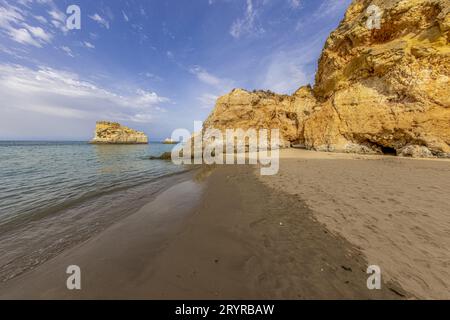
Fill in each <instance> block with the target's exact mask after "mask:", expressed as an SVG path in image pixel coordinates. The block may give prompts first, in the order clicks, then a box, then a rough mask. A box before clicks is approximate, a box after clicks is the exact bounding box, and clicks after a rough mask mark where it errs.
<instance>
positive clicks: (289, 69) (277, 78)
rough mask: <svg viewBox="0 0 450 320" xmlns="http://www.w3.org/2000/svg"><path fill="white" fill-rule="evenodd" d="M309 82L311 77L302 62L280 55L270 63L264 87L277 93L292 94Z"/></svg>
mask: <svg viewBox="0 0 450 320" xmlns="http://www.w3.org/2000/svg"><path fill="white" fill-rule="evenodd" d="M308 82H309V77H308V76H307V74H306V72H305V71H304V70H303V66H302V65H301V64H298V63H296V61H295V60H293V61H290V60H286V57H285V56H284V55H280V56H279V57H278V58H277V59H276V60H274V61H272V63H271V64H270V65H269V67H268V69H267V73H266V75H265V79H264V82H263V85H262V87H263V88H265V89H269V90H271V91H274V92H277V93H284V94H292V93H293V92H294V91H295V90H297V89H298V88H299V87H300V86H302V85H305V84H307V83H308Z"/></svg>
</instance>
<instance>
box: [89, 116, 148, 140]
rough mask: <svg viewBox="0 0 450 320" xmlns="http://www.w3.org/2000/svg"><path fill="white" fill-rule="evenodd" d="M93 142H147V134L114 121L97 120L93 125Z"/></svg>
mask: <svg viewBox="0 0 450 320" xmlns="http://www.w3.org/2000/svg"><path fill="white" fill-rule="evenodd" d="M91 143H94V144H147V143H148V138H147V136H146V135H145V134H144V133H143V132H140V131H135V130H133V129H130V128H128V127H125V126H121V125H120V124H119V123H116V122H108V121H99V122H97V125H96V127H95V137H94V139H92V141H91Z"/></svg>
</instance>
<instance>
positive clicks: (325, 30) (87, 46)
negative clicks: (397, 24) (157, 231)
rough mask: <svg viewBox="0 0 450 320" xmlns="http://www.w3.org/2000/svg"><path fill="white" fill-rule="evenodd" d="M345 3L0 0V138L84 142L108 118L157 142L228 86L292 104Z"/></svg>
mask: <svg viewBox="0 0 450 320" xmlns="http://www.w3.org/2000/svg"><path fill="white" fill-rule="evenodd" d="M350 2H351V0H190V1H185V0H122V1H120V0H79V1H76V0H0V140H76V141H81V140H83V141H84V140H89V139H91V138H92V137H93V132H94V128H95V122H96V121H98V120H109V121H117V122H120V123H121V124H124V125H127V126H129V127H132V128H133V129H137V130H142V131H144V132H145V133H147V134H148V135H149V138H150V140H151V141H160V140H163V139H164V138H166V137H170V136H171V133H172V131H173V130H175V129H177V128H186V129H188V130H190V131H192V130H193V122H194V121H196V120H205V119H206V118H207V116H208V114H209V113H210V112H211V111H212V110H213V108H214V104H215V100H216V99H217V98H218V97H219V96H221V95H224V94H226V93H228V92H229V91H231V90H232V89H233V88H243V89H246V90H254V89H263V90H271V91H274V92H277V93H286V94H292V93H293V92H295V91H296V90H297V89H298V88H299V87H300V86H302V85H306V84H312V85H313V84H314V75H315V72H316V69H317V62H318V59H319V57H320V53H321V51H322V48H323V46H324V43H325V41H326V39H327V37H328V35H329V34H330V32H331V31H333V30H334V29H335V28H336V27H337V26H338V24H339V22H340V21H341V20H342V18H343V16H344V13H345V10H346V8H347V7H348V5H349V4H350ZM71 5H77V6H78V7H79V8H80V24H81V26H80V27H81V28H80V29H70V28H68V27H67V19H68V18H69V17H70V16H71V13H72V12H69V14H67V8H68V7H69V6H71Z"/></svg>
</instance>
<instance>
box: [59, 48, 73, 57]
mask: <svg viewBox="0 0 450 320" xmlns="http://www.w3.org/2000/svg"><path fill="white" fill-rule="evenodd" d="M61 50H62V51H64V52H65V53H66V54H67V55H68V56H69V57H72V58H74V57H75V55H74V54H73V52H72V49H70V48H69V47H66V46H62V47H61Z"/></svg>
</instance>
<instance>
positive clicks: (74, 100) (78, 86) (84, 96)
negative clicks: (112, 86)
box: [0, 64, 169, 127]
mask: <svg viewBox="0 0 450 320" xmlns="http://www.w3.org/2000/svg"><path fill="white" fill-rule="evenodd" d="M168 101H169V99H167V98H164V97H161V96H159V95H158V94H156V93H155V92H150V91H145V90H142V89H137V90H136V91H135V92H134V93H131V94H128V95H122V94H118V93H115V92H112V91H109V90H106V89H103V88H101V87H99V86H97V85H96V84H93V83H91V82H87V81H84V80H82V79H80V77H79V76H78V75H77V74H75V73H71V72H67V71H62V70H56V69H51V68H45V67H40V68H38V69H31V68H28V67H24V66H19V65H9V64H0V105H2V106H4V108H5V109H4V111H5V112H8V113H11V112H15V113H16V114H19V115H20V114H22V115H25V114H27V117H28V116H31V114H40V115H46V116H48V117H51V118H55V117H56V118H69V119H93V120H96V119H111V120H117V121H119V120H129V121H136V122H148V121H150V120H151V119H152V117H153V116H154V115H155V114H158V113H160V112H161V110H162V109H161V108H160V106H159V105H160V104H162V103H164V102H168ZM30 113H31V114H30ZM49 121H50V120H49ZM1 126H3V123H2V119H0V127H1Z"/></svg>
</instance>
